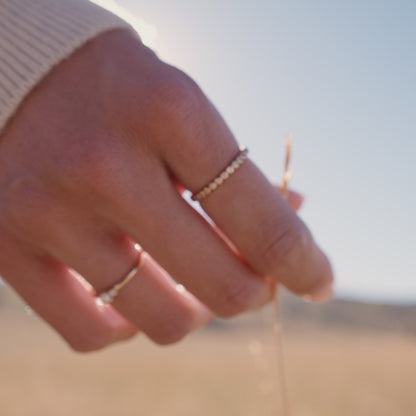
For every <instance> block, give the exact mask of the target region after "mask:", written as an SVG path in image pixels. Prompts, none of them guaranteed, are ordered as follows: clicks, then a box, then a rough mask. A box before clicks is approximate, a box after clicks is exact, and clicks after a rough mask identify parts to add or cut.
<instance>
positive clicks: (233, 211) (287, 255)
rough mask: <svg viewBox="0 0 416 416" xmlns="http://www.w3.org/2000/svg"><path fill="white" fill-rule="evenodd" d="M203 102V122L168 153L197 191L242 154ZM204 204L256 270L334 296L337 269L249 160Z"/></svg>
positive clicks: (318, 296)
mask: <svg viewBox="0 0 416 416" xmlns="http://www.w3.org/2000/svg"><path fill="white" fill-rule="evenodd" d="M202 102H203V103H204V104H203V105H202V110H201V106H200V107H199V109H198V111H197V112H199V114H196V116H198V117H199V119H198V120H200V121H198V122H194V126H193V127H192V128H189V127H186V128H184V129H181V131H180V133H181V136H182V137H181V140H182V146H181V147H180V149H172V148H171V147H169V146H168V150H169V151H168V152H165V156H166V159H167V160H166V159H165V160H166V161H167V163H168V165H169V168H170V169H171V171H172V172H173V174H174V175H175V177H176V179H177V180H178V181H179V182H181V183H182V184H183V185H184V186H185V187H186V188H187V189H190V190H191V191H192V192H194V193H195V192H198V191H200V190H201V189H203V188H204V187H205V186H206V185H207V184H209V183H210V182H211V181H212V180H213V179H215V178H216V177H218V175H219V174H221V172H223V171H224V170H225V169H226V168H227V166H229V164H230V163H231V162H232V161H233V160H235V158H236V156H238V153H239V150H238V146H237V143H236V141H235V139H234V137H233V135H232V134H231V132H230V131H229V129H228V127H227V126H226V124H225V123H224V121H223V120H222V118H221V117H220V116H219V114H218V113H217V112H216V111H215V109H214V108H213V107H212V105H210V103H209V102H207V101H205V100H202ZM190 119H192V118H191V117H188V118H187V122H188V125H189V120H190ZM195 125H196V127H197V128H195ZM182 126H183V125H182ZM200 202H201V205H202V207H203V209H204V210H205V211H206V212H207V214H208V215H209V216H210V217H211V218H212V219H213V221H214V222H215V224H216V225H217V226H218V228H219V229H220V230H221V231H222V232H223V233H224V234H225V235H226V236H227V237H228V239H229V240H230V241H231V242H232V243H233V244H234V245H235V246H236V247H237V249H238V250H239V252H240V253H241V254H242V256H243V257H244V258H245V259H246V260H247V261H248V263H249V265H250V266H251V267H252V268H253V269H254V270H255V271H256V272H257V273H259V274H260V275H262V276H270V277H273V278H275V279H276V280H278V281H280V282H281V283H282V284H283V285H285V286H286V287H287V288H288V289H289V290H291V291H293V292H294V293H296V294H299V295H308V296H310V297H311V298H312V299H315V300H324V299H326V298H329V297H331V296H332V282H333V273H332V269H331V265H330V263H329V261H328V259H327V257H326V256H325V254H324V253H323V252H322V250H321V249H320V248H319V247H318V245H317V244H316V243H315V241H314V239H313V237H312V234H311V232H310V231H309V229H308V228H307V227H306V225H305V224H304V223H303V222H302V220H301V219H300V218H299V217H298V216H297V215H296V213H295V212H294V211H293V210H292V209H291V208H290V205H289V204H288V203H287V202H286V201H285V200H284V198H283V197H282V196H281V195H280V193H279V192H277V191H276V189H275V188H274V187H273V185H272V184H271V183H270V182H269V181H268V180H267V178H266V177H265V176H264V175H263V174H262V172H261V171H260V170H259V169H258V168H257V167H256V166H255V164H254V163H253V162H251V161H250V160H249V159H247V160H246V161H245V162H244V163H243V164H242V165H240V167H239V168H238V169H237V170H236V171H235V173H234V174H232V175H231V176H229V178H228V179H227V180H226V181H224V182H223V183H222V184H221V185H220V186H218V187H217V189H215V191H214V192H212V193H210V194H209V195H208V196H207V197H205V198H204V199H202V200H201V201H200Z"/></svg>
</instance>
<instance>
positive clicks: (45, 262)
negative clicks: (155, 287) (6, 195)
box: [0, 237, 137, 352]
mask: <svg viewBox="0 0 416 416" xmlns="http://www.w3.org/2000/svg"><path fill="white" fill-rule="evenodd" d="M6 242H7V243H6ZM0 246H1V247H0V249H1V251H0V253H1V267H2V269H1V274H2V277H4V278H5V279H6V280H7V282H8V283H9V284H10V285H11V286H12V287H13V288H14V289H15V290H16V291H17V292H18V293H19V294H20V296H21V297H22V298H23V299H24V300H25V301H26V302H27V304H28V305H30V307H31V308H32V309H33V310H34V311H35V312H36V313H37V314H38V315H39V316H41V317H42V318H43V319H44V320H45V321H46V322H48V323H49V324H50V325H51V326H52V327H53V328H54V329H55V330H56V331H57V332H58V333H60V335H61V336H62V337H63V338H64V339H65V340H66V341H67V342H68V344H69V345H70V346H71V347H72V348H73V349H75V350H77V351H83V352H86V351H92V350H96V349H99V348H102V347H104V346H106V345H108V344H111V343H114V342H116V341H120V340H124V339H127V338H130V337H132V336H133V335H134V334H135V333H136V332H137V329H136V328H135V327H134V326H133V325H132V324H130V323H129V322H128V321H127V320H126V319H125V318H123V317H122V316H121V315H120V314H119V313H118V312H116V311H115V310H114V309H113V308H108V307H103V306H102V305H101V306H100V305H99V304H98V303H97V302H96V300H95V297H94V295H93V292H92V290H91V287H89V286H88V285H86V283H85V282H83V281H82V280H81V279H80V278H79V276H77V275H76V274H75V273H74V272H72V271H70V270H68V269H67V268H66V267H64V266H63V265H62V264H60V263H58V262H56V261H54V260H52V259H50V258H40V257H39V256H37V255H34V254H33V253H32V252H30V251H28V250H24V249H23V247H22V246H21V245H20V244H17V243H16V242H14V241H13V239H12V238H10V237H8V238H7V240H6V239H1V240H0Z"/></svg>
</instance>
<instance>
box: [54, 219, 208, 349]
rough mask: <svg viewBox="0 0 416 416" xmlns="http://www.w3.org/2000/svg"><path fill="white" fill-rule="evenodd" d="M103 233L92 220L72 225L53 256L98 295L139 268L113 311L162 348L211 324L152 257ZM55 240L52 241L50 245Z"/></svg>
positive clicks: (201, 307) (200, 306)
mask: <svg viewBox="0 0 416 416" xmlns="http://www.w3.org/2000/svg"><path fill="white" fill-rule="evenodd" d="M103 228H105V227H103V225H102V224H94V222H92V220H91V219H90V220H89V221H85V224H83V225H82V226H80V227H77V228H76V227H73V226H72V227H69V226H68V228H67V229H66V230H65V231H66V232H61V233H60V235H64V236H65V237H64V238H63V239H62V238H61V241H60V244H55V245H53V247H54V248H53V249H52V254H53V255H54V257H56V258H58V259H59V260H60V261H61V262H63V263H65V264H69V265H71V267H73V268H75V269H76V270H77V271H78V272H79V273H80V274H82V276H84V278H85V279H87V280H88V281H89V282H90V283H91V285H92V286H93V287H94V288H95V291H96V293H97V294H100V293H102V292H103V291H108V290H109V289H111V288H112V287H113V286H114V285H115V284H116V283H118V282H120V280H121V279H122V278H123V277H124V276H126V275H127V274H128V273H129V271H130V270H131V269H132V268H133V267H134V266H135V265H136V264H137V263H138V268H137V272H136V273H135V275H134V276H133V278H132V280H131V281H129V283H128V284H127V285H126V286H125V287H123V288H122V289H121V290H120V291H119V293H118V295H117V296H116V298H115V299H114V302H113V303H112V304H111V307H114V308H115V309H117V311H119V312H120V313H121V314H122V315H123V316H124V317H125V318H126V319H127V320H128V321H129V322H131V323H132V324H133V325H134V326H135V327H137V328H138V329H139V330H140V331H141V332H143V333H145V334H146V335H148V336H149V338H151V339H152V340H153V341H155V342H156V343H158V344H171V343H173V342H176V341H179V340H180V339H182V338H183V337H184V336H185V335H187V334H188V333H190V332H191V331H194V330H195V329H197V328H199V327H201V326H202V325H204V324H206V323H207V322H209V321H210V320H211V319H212V317H213V315H212V312H211V311H210V310H209V309H208V308H206V307H205V306H204V305H203V304H201V302H199V301H198V300H197V299H196V298H195V297H194V296H192V295H191V294H190V293H189V292H187V291H186V290H184V288H183V287H180V286H179V287H178V284H177V283H176V282H175V281H173V280H172V278H171V277H170V276H169V275H168V274H167V273H166V272H165V271H164V270H163V269H162V268H161V267H160V266H159V265H158V264H157V263H156V262H155V261H154V260H153V259H152V258H151V256H150V255H148V254H147V253H142V254H140V253H139V252H138V251H137V250H136V249H135V247H134V243H133V242H132V240H130V239H129V238H128V237H127V236H125V235H123V234H122V233H119V232H115V231H113V232H110V231H109V230H108V229H107V230H105V231H104V232H103V231H102V230H103ZM57 238H58V237H54V236H50V237H49V241H51V240H53V239H55V240H57ZM178 288H179V290H178Z"/></svg>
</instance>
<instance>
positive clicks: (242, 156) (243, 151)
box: [191, 146, 248, 201]
mask: <svg viewBox="0 0 416 416" xmlns="http://www.w3.org/2000/svg"><path fill="white" fill-rule="evenodd" d="M247 155H248V149H247V147H245V146H244V147H241V148H240V152H239V154H238V156H237V157H236V158H235V159H234V160H232V162H231V163H230V164H229V165H228V166H227V167H226V168H225V169H224V170H223V171H222V172H221V173H220V174H219V175H218V176H216V177H215V178H214V179H213V180H212V181H211V182H209V183H208V185H206V186H204V187H203V188H202V189H201V190H200V191H198V192H195V193H194V194H192V196H191V199H192V200H193V201H201V200H202V199H204V198H206V197H207V196H208V195H210V194H212V193H213V192H214V191H215V190H216V189H218V188H219V187H220V186H221V185H222V184H223V183H224V182H225V181H226V180H227V179H228V178H229V177H230V176H231V175H233V174H234V173H235V172H236V170H237V169H238V168H239V167H240V166H241V165H242V164H243V163H244V161H245V160H246V159H247Z"/></svg>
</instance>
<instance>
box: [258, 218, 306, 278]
mask: <svg viewBox="0 0 416 416" xmlns="http://www.w3.org/2000/svg"><path fill="white" fill-rule="evenodd" d="M265 241H266V244H265V246H264V248H263V250H262V252H261V256H260V259H261V263H262V265H263V266H262V267H263V269H264V270H263V271H264V273H265V274H267V275H269V276H273V277H275V278H280V277H282V276H285V275H287V274H290V273H291V272H292V271H293V270H294V269H295V268H296V267H297V265H299V264H301V262H302V261H303V259H304V257H305V256H306V253H307V251H308V248H309V247H310V245H311V241H312V237H311V235H310V233H309V232H308V231H307V229H306V228H304V227H294V226H293V225H292V224H284V225H282V226H280V227H279V229H278V232H277V233H275V234H274V235H272V236H271V237H269V238H268V239H266V240H265Z"/></svg>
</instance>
